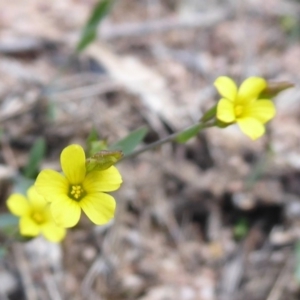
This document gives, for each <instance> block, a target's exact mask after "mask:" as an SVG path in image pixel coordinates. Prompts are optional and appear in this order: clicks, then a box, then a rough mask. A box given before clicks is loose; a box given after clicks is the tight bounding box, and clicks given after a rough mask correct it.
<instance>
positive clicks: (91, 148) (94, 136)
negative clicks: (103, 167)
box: [86, 128, 107, 157]
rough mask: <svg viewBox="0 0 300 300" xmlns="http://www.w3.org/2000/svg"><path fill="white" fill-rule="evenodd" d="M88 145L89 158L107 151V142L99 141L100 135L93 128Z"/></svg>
mask: <svg viewBox="0 0 300 300" xmlns="http://www.w3.org/2000/svg"><path fill="white" fill-rule="evenodd" d="M86 144H87V156H88V157H90V156H93V155H94V154H96V153H98V152H100V151H102V150H106V149H107V141H106V140H99V136H98V133H97V131H96V129H95V128H93V129H92V130H91V132H90V134H89V136H88V138H87V140H86Z"/></svg>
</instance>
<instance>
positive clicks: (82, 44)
mask: <svg viewBox="0 0 300 300" xmlns="http://www.w3.org/2000/svg"><path fill="white" fill-rule="evenodd" d="M114 2H115V1H114V0H100V1H99V2H98V3H97V4H96V6H95V7H94V9H93V11H92V13H91V15H90V17H89V19H88V22H87V23H86V25H85V26H84V28H83V32H82V34H81V38H80V40H79V42H78V44H77V47H76V50H77V51H78V52H81V51H83V50H84V49H85V48H86V47H87V46H88V45H89V44H90V43H91V42H93V41H94V40H95V39H96V37H97V28H98V25H99V24H100V22H101V21H102V20H103V19H104V17H105V16H106V15H107V14H108V13H109V12H110V10H111V8H112V6H113V4H114Z"/></svg>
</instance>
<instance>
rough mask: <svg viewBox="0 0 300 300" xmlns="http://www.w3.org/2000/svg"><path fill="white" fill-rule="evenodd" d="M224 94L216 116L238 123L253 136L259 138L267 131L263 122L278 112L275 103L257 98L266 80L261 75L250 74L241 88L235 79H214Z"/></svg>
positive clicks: (225, 121)
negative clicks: (251, 75) (253, 75)
mask: <svg viewBox="0 0 300 300" xmlns="http://www.w3.org/2000/svg"><path fill="white" fill-rule="evenodd" d="M214 85H215V87H216V88H217V90H218V92H219V93H220V94H221V96H223V98H222V99H221V100H220V101H219V103H218V106H217V118H218V119H219V120H220V121H222V122H224V123H235V122H236V123H237V124H238V125H239V127H240V129H241V130H242V131H243V132H244V133H245V134H246V135H248V136H249V137H250V138H251V139H253V140H256V139H257V138H259V137H261V136H262V135H263V134H264V133H265V127H264V124H265V123H266V122H268V121H269V120H271V119H272V118H273V117H274V116H275V113H276V110H275V106H274V103H273V102H272V101H270V100H268V99H258V96H259V94H260V93H261V92H262V91H263V90H264V89H265V88H266V86H267V83H266V81H265V80H264V79H263V78H260V77H249V78H248V79H246V80H245V81H244V82H243V83H242V84H241V86H240V88H239V89H238V88H237V86H236V84H235V83H234V81H233V80H232V79H230V78H229V77H226V76H221V77H219V78H217V80H216V81H215V82H214Z"/></svg>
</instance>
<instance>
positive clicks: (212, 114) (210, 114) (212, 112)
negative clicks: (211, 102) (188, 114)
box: [200, 104, 217, 123]
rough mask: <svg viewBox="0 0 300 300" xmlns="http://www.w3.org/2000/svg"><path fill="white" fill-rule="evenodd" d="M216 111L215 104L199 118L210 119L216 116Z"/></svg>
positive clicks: (204, 120) (202, 120)
mask: <svg viewBox="0 0 300 300" xmlns="http://www.w3.org/2000/svg"><path fill="white" fill-rule="evenodd" d="M216 113H217V104H216V105H215V106H213V107H212V108H210V109H209V110H208V111H207V112H206V113H205V114H204V115H203V116H202V118H201V119H200V121H201V122H204V123H205V122H207V121H209V120H211V119H213V118H214V117H215V116H216Z"/></svg>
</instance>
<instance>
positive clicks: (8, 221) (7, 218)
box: [0, 213, 19, 230]
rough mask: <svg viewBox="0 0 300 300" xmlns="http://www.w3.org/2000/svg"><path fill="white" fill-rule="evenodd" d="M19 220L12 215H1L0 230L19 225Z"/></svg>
mask: <svg viewBox="0 0 300 300" xmlns="http://www.w3.org/2000/svg"><path fill="white" fill-rule="evenodd" d="M18 222H19V218H17V217H15V216H13V215H12V214H10V213H2V214H0V230H3V229H5V228H7V227H11V226H16V225H18Z"/></svg>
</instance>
